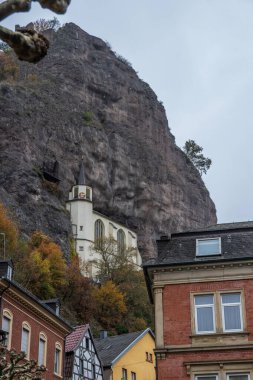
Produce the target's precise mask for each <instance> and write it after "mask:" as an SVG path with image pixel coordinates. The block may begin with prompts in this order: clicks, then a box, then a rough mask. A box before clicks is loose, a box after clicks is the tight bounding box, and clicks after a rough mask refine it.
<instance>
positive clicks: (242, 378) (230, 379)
mask: <svg viewBox="0 0 253 380" xmlns="http://www.w3.org/2000/svg"><path fill="white" fill-rule="evenodd" d="M227 380H250V375H249V374H247V373H239V374H236V373H231V374H229V375H227Z"/></svg>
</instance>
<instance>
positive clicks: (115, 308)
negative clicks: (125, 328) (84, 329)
mask: <svg viewBox="0 0 253 380" xmlns="http://www.w3.org/2000/svg"><path fill="white" fill-rule="evenodd" d="M92 296H93V299H94V304H95V307H96V309H95V319H96V320H97V321H98V323H99V324H100V325H101V326H102V328H103V329H105V330H110V331H112V330H114V329H115V327H116V326H117V324H118V323H120V321H121V319H122V318H123V316H124V315H125V313H126V311H127V308H126V304H125V300H124V295H123V294H122V293H121V292H120V291H119V289H118V288H117V286H116V285H115V284H114V283H113V282H112V281H107V282H105V283H104V284H103V285H101V286H100V287H95V288H94V290H93V293H92Z"/></svg>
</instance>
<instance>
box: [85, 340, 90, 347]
mask: <svg viewBox="0 0 253 380" xmlns="http://www.w3.org/2000/svg"><path fill="white" fill-rule="evenodd" d="M85 347H86V350H89V349H90V340H89V338H85Z"/></svg>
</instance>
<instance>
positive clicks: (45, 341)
mask: <svg viewBox="0 0 253 380" xmlns="http://www.w3.org/2000/svg"><path fill="white" fill-rule="evenodd" d="M40 341H43V342H44V346H43V363H40ZM46 363H47V336H46V334H44V333H43V332H41V333H40V335H39V349H38V364H39V365H44V366H46Z"/></svg>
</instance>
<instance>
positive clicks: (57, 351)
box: [54, 343, 62, 375]
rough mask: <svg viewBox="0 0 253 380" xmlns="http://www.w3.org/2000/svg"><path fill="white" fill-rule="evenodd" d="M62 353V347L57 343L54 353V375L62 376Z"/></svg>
mask: <svg viewBox="0 0 253 380" xmlns="http://www.w3.org/2000/svg"><path fill="white" fill-rule="evenodd" d="M61 353H62V348H61V345H60V344H59V343H56V345H55V352H54V373H55V374H56V375H61Z"/></svg>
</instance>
